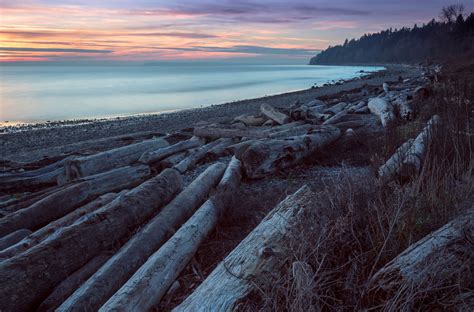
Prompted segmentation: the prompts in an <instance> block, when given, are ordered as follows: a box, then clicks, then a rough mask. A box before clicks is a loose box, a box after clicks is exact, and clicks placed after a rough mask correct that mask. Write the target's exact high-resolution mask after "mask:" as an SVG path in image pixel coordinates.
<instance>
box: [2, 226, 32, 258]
mask: <svg viewBox="0 0 474 312" xmlns="http://www.w3.org/2000/svg"><path fill="white" fill-rule="evenodd" d="M31 233H32V232H31V231H30V230H27V229H21V230H18V231H15V232H13V233H10V234H8V235H6V236H3V237H2V238H0V253H1V252H3V250H5V249H7V248H9V247H10V246H12V245H15V244H16V243H18V242H19V241H21V240H22V239H23V238H25V237H26V236H28V235H30V234H31Z"/></svg>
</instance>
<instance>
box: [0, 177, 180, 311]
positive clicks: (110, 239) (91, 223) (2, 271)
mask: <svg viewBox="0 0 474 312" xmlns="http://www.w3.org/2000/svg"><path fill="white" fill-rule="evenodd" d="M181 184H182V182H181V176H180V174H179V173H178V172H177V171H176V170H173V169H166V170H165V171H163V172H162V173H161V174H160V175H158V176H156V177H154V178H152V179H150V180H148V181H146V182H144V183H143V184H141V185H139V186H138V187H136V188H134V189H132V190H131V191H129V192H128V193H126V194H124V195H122V196H120V197H119V198H117V199H116V200H114V201H112V202H111V203H109V204H108V205H106V206H105V207H103V208H101V209H99V210H98V211H95V212H93V213H90V214H88V215H86V216H85V217H84V218H82V219H81V220H79V222H76V223H74V224H72V225H70V226H68V227H66V228H64V229H62V230H61V231H59V232H58V233H56V234H55V235H54V236H53V237H51V238H49V239H47V240H45V241H43V242H41V243H40V244H38V245H36V246H33V247H32V248H30V249H28V250H27V251H25V252H23V253H21V254H19V255H17V256H15V257H13V258H10V259H6V260H4V261H2V262H0V280H1V281H2V287H0V298H2V300H0V310H2V311H29V310H33V309H35V308H37V307H38V306H39V304H40V303H41V302H42V301H43V300H44V299H45V298H46V297H47V296H48V294H49V293H50V292H51V291H52V290H53V289H54V287H55V286H57V285H58V284H59V283H60V282H61V281H63V280H64V279H65V278H67V277H68V276H69V275H71V274H72V273H73V272H75V271H76V270H78V269H79V268H81V267H82V266H83V265H85V264H86V263H87V262H88V261H90V260H91V259H92V258H94V257H95V256H97V255H98V254H99V253H101V252H103V251H104V250H108V249H111V248H112V246H115V245H116V244H117V242H119V241H120V240H123V239H124V238H126V237H127V236H128V235H129V234H130V232H131V231H133V230H134V229H135V228H136V227H138V226H139V225H141V224H142V223H143V222H144V221H146V220H147V219H148V218H149V217H150V216H151V215H152V214H153V213H154V212H155V211H156V210H157V209H159V208H160V207H162V206H164V205H165V204H167V203H168V202H169V201H170V200H171V199H172V198H173V197H174V195H175V194H176V193H177V192H178V191H179V190H180V189H181ZM32 285H34V291H33V290H32V289H31V288H32Z"/></svg>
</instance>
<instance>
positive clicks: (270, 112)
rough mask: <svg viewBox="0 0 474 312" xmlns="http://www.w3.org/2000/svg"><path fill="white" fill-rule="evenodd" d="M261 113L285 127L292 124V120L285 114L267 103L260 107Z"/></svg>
mask: <svg viewBox="0 0 474 312" xmlns="http://www.w3.org/2000/svg"><path fill="white" fill-rule="evenodd" d="M260 111H261V112H262V114H263V115H264V116H266V117H268V118H269V119H271V120H273V121H275V122H276V123H278V124H279V125H284V124H287V123H289V122H291V118H290V117H289V116H288V115H286V114H283V113H282V112H280V111H279V110H277V109H276V108H273V107H272V106H271V105H268V104H266V103H263V104H262V105H260Z"/></svg>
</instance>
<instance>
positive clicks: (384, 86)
mask: <svg viewBox="0 0 474 312" xmlns="http://www.w3.org/2000/svg"><path fill="white" fill-rule="evenodd" d="M382 89H383V91H384V92H385V94H388V93H389V92H390V87H389V86H388V83H386V82H384V83H383V84H382Z"/></svg>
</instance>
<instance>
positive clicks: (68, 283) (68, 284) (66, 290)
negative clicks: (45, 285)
mask: <svg viewBox="0 0 474 312" xmlns="http://www.w3.org/2000/svg"><path fill="white" fill-rule="evenodd" d="M109 258H110V254H107V253H104V254H101V255H98V256H97V257H95V258H93V259H92V260H91V261H89V262H87V263H86V264H85V265H84V266H83V267H82V268H80V269H79V270H77V271H76V272H74V273H72V274H71V275H70V276H69V277H68V278H66V279H65V280H64V281H62V282H61V283H60V284H59V285H58V286H56V288H54V290H53V292H52V293H51V294H50V295H49V296H48V298H46V299H45V300H44V301H43V302H42V303H41V305H40V306H39V307H38V309H36V311H37V312H43V311H55V310H56V308H58V307H59V306H60V305H61V303H63V301H64V300H66V299H67V298H68V297H69V296H70V295H71V294H72V293H73V292H74V291H75V290H76V289H77V288H79V286H81V285H82V283H84V282H85V281H86V280H87V279H88V278H89V277H90V276H91V275H92V274H94V272H96V271H97V270H98V269H99V268H100V267H101V266H102V264H104V262H105V261H107V259H109Z"/></svg>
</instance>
